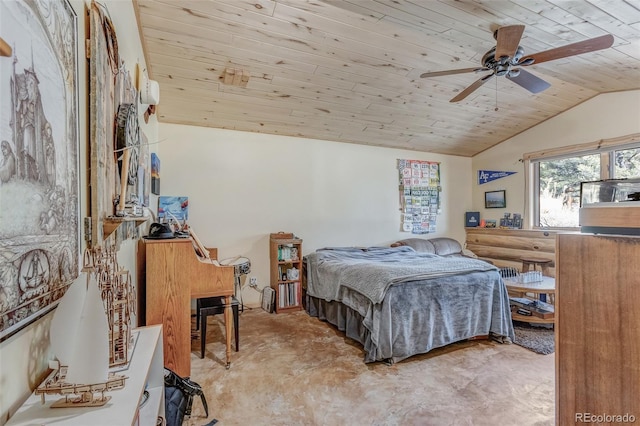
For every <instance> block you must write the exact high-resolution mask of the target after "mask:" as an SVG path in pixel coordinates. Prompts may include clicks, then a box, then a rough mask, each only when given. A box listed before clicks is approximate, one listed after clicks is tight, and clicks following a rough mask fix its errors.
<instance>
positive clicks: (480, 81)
mask: <svg viewBox="0 0 640 426" xmlns="http://www.w3.org/2000/svg"><path fill="white" fill-rule="evenodd" d="M494 75H495V74H489V75H485V76H484V77H482V78H480V79H478V80H476V81H475V82H474V83H473V84H472V85H471V86H469V87H467V88H466V89H464V90H463V91H462V92H460V93H458V96H456V97H455V98H453V99H451V100H450V101H449V102H458V101H461V100H463V99H464V98H466V97H467V96H469V95H470V94H472V93H473V92H475V91H476V90H478V89H479V88H480V86H482V85H483V84H485V83H486V82H487V81H489V80H491V77H493V76H494Z"/></svg>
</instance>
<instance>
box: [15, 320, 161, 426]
mask: <svg viewBox="0 0 640 426" xmlns="http://www.w3.org/2000/svg"><path fill="white" fill-rule="evenodd" d="M133 337H134V339H135V346H134V347H133V352H132V355H131V361H130V362H129V365H128V367H127V369H126V370H122V369H121V368H118V367H116V368H114V371H117V372H118V374H124V375H125V376H127V377H128V378H127V380H126V381H125V385H124V388H122V389H118V390H113V391H109V392H107V393H106V394H107V395H108V396H110V397H111V400H110V401H109V402H108V403H107V404H106V405H104V406H103V407H72V408H51V404H53V403H54V402H55V401H57V400H58V399H60V398H64V397H63V396H62V395H46V396H44V404H43V403H42V400H41V398H40V397H41V396H40V395H36V394H35V393H34V394H32V395H31V396H30V397H29V399H27V401H26V402H25V403H24V404H23V405H22V407H20V409H18V411H17V412H16V414H15V415H14V416H13V417H11V418H10V419H9V422H8V423H7V426H15V425H44V424H65V425H81V426H86V425H132V424H136V425H142V426H155V425H156V424H158V423H157V420H158V417H163V418H164V414H165V413H164V407H165V405H164V368H163V366H162V327H161V326H159V325H156V326H151V327H142V328H138V329H135V330H133ZM145 390H146V391H147V393H148V398H147V399H146V402H144V403H142V402H143V401H142V399H143V398H144V396H143V395H144V391H145ZM71 396H73V395H71ZM163 424H164V422H163Z"/></svg>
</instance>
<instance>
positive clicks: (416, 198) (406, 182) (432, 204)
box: [398, 159, 442, 234]
mask: <svg viewBox="0 0 640 426" xmlns="http://www.w3.org/2000/svg"><path fill="white" fill-rule="evenodd" d="M398 172H399V182H400V212H401V215H402V217H401V231H402V232H411V233H412V234H430V233H433V232H436V219H437V216H438V213H440V192H441V190H442V188H441V186H440V163H437V162H432V161H419V160H401V159H398Z"/></svg>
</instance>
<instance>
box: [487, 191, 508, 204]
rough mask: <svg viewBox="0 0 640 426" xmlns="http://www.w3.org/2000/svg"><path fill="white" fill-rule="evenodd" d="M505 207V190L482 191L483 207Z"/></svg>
mask: <svg viewBox="0 0 640 426" xmlns="http://www.w3.org/2000/svg"><path fill="white" fill-rule="evenodd" d="M505 207H507V198H506V191H505V190H504V189H501V190H499V191H487V192H485V193H484V208H485V209H503V208H505Z"/></svg>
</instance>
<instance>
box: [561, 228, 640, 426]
mask: <svg viewBox="0 0 640 426" xmlns="http://www.w3.org/2000/svg"><path fill="white" fill-rule="evenodd" d="M556 254H557V257H556V265H557V266H556V424H558V425H569V424H577V423H580V422H579V421H578V420H579V419H578V418H577V417H576V416H579V415H582V416H583V417H582V419H583V420H584V418H585V417H584V416H586V415H592V416H599V415H610V416H617V415H620V416H624V415H625V414H626V415H627V416H631V415H632V416H635V419H640V397H638V395H640V237H637V236H618V235H602V234H601V235H594V234H579V233H575V234H558V236H557V251H556ZM604 420H605V421H603V422H597V423H598V424H612V423H622V422H621V421H618V422H616V421H615V418H614V421H606V419H604ZM583 422H585V421H583ZM591 422H592V423H593V422H594V421H591Z"/></svg>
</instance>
